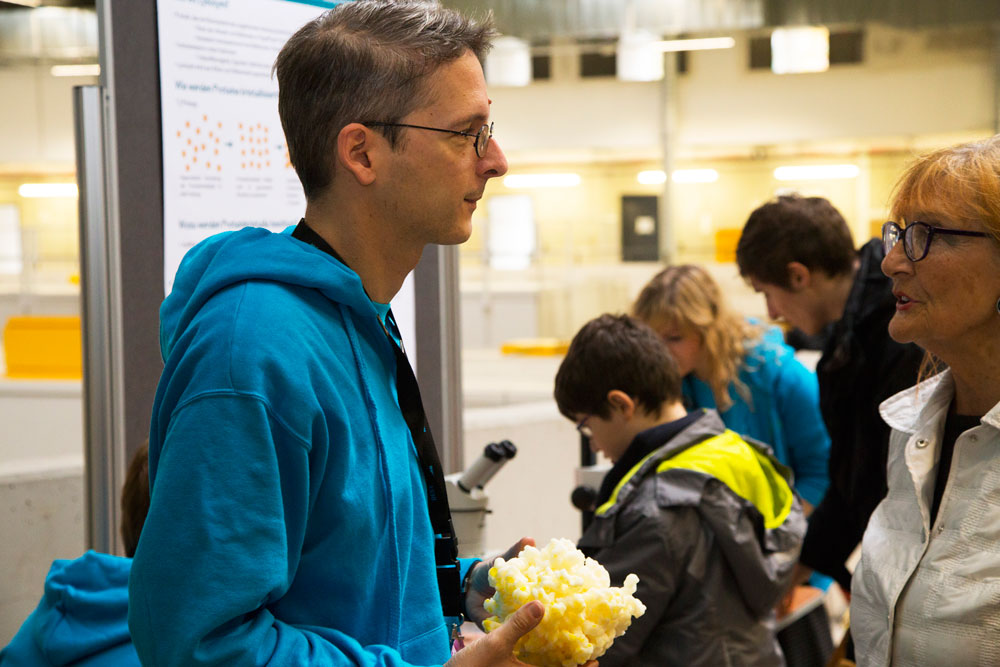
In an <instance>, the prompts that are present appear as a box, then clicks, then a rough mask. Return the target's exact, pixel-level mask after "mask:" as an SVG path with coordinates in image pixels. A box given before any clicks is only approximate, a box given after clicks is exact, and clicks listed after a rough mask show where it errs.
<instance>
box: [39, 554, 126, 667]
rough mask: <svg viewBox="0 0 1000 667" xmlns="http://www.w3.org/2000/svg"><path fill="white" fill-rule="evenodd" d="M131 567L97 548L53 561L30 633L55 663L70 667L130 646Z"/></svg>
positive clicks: (121, 559) (123, 559)
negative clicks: (121, 646) (76, 555)
mask: <svg viewBox="0 0 1000 667" xmlns="http://www.w3.org/2000/svg"><path fill="white" fill-rule="evenodd" d="M131 566H132V560H131V559H130V558H121V557H119V556H110V555H108V554H102V553H97V552H95V551H88V552H87V553H85V554H84V555H83V556H81V557H80V558H77V559H76V560H57V561H55V562H53V563H52V567H51V569H50V570H49V574H48V576H47V577H46V578H45V595H44V597H43V598H42V603H41V604H40V605H39V607H38V610H36V612H35V614H34V615H33V626H32V628H31V634H32V638H33V639H34V642H35V644H36V646H37V647H38V648H39V650H40V651H41V653H42V654H44V655H45V656H46V658H47V659H48V660H49V661H50V662H51V663H52V664H53V665H69V664H72V663H76V662H77V661H79V660H83V659H85V658H87V657H89V656H92V655H95V654H99V653H103V652H105V651H108V650H110V649H112V648H114V647H116V646H118V645H121V644H131V639H130V636H129V631H128V622H127V618H128V575H129V570H130V569H131Z"/></svg>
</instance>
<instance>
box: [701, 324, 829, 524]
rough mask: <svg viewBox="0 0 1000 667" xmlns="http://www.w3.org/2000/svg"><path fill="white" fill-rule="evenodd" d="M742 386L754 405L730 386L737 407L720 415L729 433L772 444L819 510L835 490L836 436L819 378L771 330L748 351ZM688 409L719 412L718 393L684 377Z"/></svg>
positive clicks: (775, 329) (775, 330)
mask: <svg viewBox="0 0 1000 667" xmlns="http://www.w3.org/2000/svg"><path fill="white" fill-rule="evenodd" d="M738 377H739V379H740V381H741V382H742V383H743V384H744V385H746V387H747V389H749V390H750V402H749V403H748V402H747V401H746V400H745V399H744V398H743V397H742V396H740V395H739V394H738V393H737V392H736V389H735V387H734V386H733V385H732V384H730V386H729V397H730V398H731V399H732V401H733V404H732V405H731V406H729V409H727V410H726V411H725V412H720V416H721V417H722V421H723V423H724V424H725V425H726V428H729V429H732V430H733V431H736V432H737V433H739V434H741V435H744V436H749V437H751V438H754V439H756V440H760V441H761V442H765V443H767V444H769V445H770V446H771V447H772V448H773V449H774V456H775V458H776V459H778V461H780V462H781V463H783V464H785V465H786V466H788V467H789V468H791V469H792V472H793V473H794V474H795V490H796V491H798V492H799V494H801V496H802V497H803V498H805V499H806V500H807V501H809V502H810V503H811V504H812V505H813V506H814V507H815V506H816V505H818V504H819V502H820V501H821V500H823V496H824V495H825V494H826V488H827V487H828V486H829V485H830V474H829V471H828V463H827V462H828V461H829V459H830V436H829V434H828V433H827V432H826V425H825V424H824V422H823V416H822V415H821V414H820V411H819V383H818V382H817V380H816V374H815V373H813V372H812V371H810V370H809V369H807V368H806V367H805V366H803V365H802V364H801V363H800V362H799V361H798V360H797V359H796V358H795V351H794V350H793V349H792V348H791V347H789V346H788V345H787V344H786V343H785V342H784V337H783V336H782V334H781V330H780V329H779V328H778V327H768V328H767V329H766V330H765V331H764V334H763V336H761V338H760V340H758V341H757V342H756V343H755V344H754V345H753V346H752V347H751V348H750V349H749V350H748V351H747V355H746V359H745V361H744V363H743V365H742V367H741V368H740V371H739V375H738ZM683 391H684V401H685V404H686V405H687V407H688V409H700V408H712V409H717V407H718V406H717V405H716V403H715V396H714V395H713V394H712V388H711V387H709V386H708V384H707V383H705V382H703V381H702V380H699V379H698V378H696V377H695V376H694V374H693V373H691V374H689V375H687V376H686V377H685V378H684V384H683Z"/></svg>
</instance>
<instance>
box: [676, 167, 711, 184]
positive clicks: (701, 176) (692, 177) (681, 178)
mask: <svg viewBox="0 0 1000 667" xmlns="http://www.w3.org/2000/svg"><path fill="white" fill-rule="evenodd" d="M670 180H672V181H673V182H674V183H715V182H716V181H717V180H719V172H717V171H716V170H714V169H676V170H675V171H674V172H673V173H672V174H670Z"/></svg>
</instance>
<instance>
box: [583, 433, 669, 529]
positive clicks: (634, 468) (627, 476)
mask: <svg viewBox="0 0 1000 667" xmlns="http://www.w3.org/2000/svg"><path fill="white" fill-rule="evenodd" d="M657 451H659V450H656V449H654V450H653V451H651V452H650V453H649V454H646V456H644V457H643V458H642V460H641V461H639V462H638V463H636V464H635V465H634V466H632V468H631V470H629V471H628V472H627V473H625V475H624V476H623V477H622V478H621V480H619V482H618V484H616V485H615V489H614V491H612V492H611V497H610V498H608V500H607V502H605V503H604V504H602V505H601V506H600V507H598V508H597V509H596V510H594V514H597V515H601V514H604V513H605V512H607V511H608V510H609V509H611V508H612V507H613V506H614V504H615V502H617V500H618V492H619V491H621V488H622V487H623V486H625V482H627V481H629V480H630V479H632V475H634V474H635V473H636V472H638V470H639V468H641V467H642V464H643V463H645V462H646V461H648V460H649V459H650V458H652V457H653V454H656V452H657Z"/></svg>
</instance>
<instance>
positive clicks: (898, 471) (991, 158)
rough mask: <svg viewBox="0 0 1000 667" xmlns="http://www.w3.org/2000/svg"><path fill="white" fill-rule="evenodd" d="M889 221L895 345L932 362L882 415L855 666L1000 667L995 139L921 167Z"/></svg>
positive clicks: (898, 195) (999, 139) (998, 144)
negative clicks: (879, 473) (883, 462)
mask: <svg viewBox="0 0 1000 667" xmlns="http://www.w3.org/2000/svg"><path fill="white" fill-rule="evenodd" d="M890 211H891V212H890V215H891V217H892V220H891V221H890V222H887V223H885V224H884V225H883V226H882V243H883V246H884V248H885V255H886V256H885V259H884V260H883V261H882V271H883V272H884V273H885V274H886V275H887V276H889V277H890V278H891V279H892V293H893V295H894V296H895V297H896V312H895V314H894V315H893V318H892V320H890V322H889V335H890V336H892V338H893V339H894V340H896V341H899V342H913V343H916V344H917V345H919V346H921V347H922V348H924V350H926V351H927V358H926V359H925V368H924V370H923V371H922V372H921V379H920V380H919V381H918V382H917V385H916V386H915V387H912V388H910V389H907V390H905V391H903V392H900V393H898V394H896V395H895V396H893V397H891V398H889V399H887V400H886V401H884V402H883V403H882V405H881V406H880V411H881V414H882V418H883V419H884V420H885V422H886V423H887V424H888V425H889V426H890V427H891V429H892V432H891V435H890V439H889V461H888V469H887V479H888V485H889V491H888V494H887V495H886V497H885V499H883V500H882V502H881V503H880V504H879V506H878V507H877V508H876V510H875V512H874V514H872V517H871V519H870V521H869V522H868V528H867V530H866V531H865V535H864V539H863V541H862V555H861V562H860V564H859V566H858V569H857V570H856V571H855V574H854V579H853V584H852V591H853V593H854V595H853V596H852V599H851V634H852V635H853V636H854V641H855V647H856V650H855V653H856V655H857V658H858V664H859V665H860V666H862V667H871V666H875V665H890V664H891V665H998V664H1000V641H998V634H997V633H998V630H1000V135H997V136H995V137H992V138H990V139H986V140H983V141H978V142H972V143H967V144H962V145H959V146H955V147H952V148H946V149H942V150H939V151H936V152H933V153H931V154H929V155H926V156H924V157H922V158H920V159H919V160H918V161H917V162H915V163H914V164H913V165H912V166H911V167H910V168H909V169H908V170H907V171H906V173H904V174H903V177H902V178H901V180H900V182H899V184H898V185H897V187H896V191H895V193H894V196H893V199H892V205H891V207H890ZM942 362H943V364H944V365H946V366H947V368H946V369H945V370H943V371H941V372H938V373H936V374H933V376H932V377H928V375H930V374H932V373H933V371H934V370H935V369H936V368H940V366H941V364H942Z"/></svg>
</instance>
